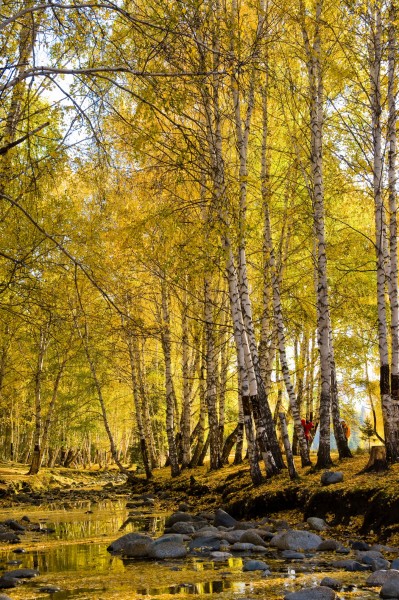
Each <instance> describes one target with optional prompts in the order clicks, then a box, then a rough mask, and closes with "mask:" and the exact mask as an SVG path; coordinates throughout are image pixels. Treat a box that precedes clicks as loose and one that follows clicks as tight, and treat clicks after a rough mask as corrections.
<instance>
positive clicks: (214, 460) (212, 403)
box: [204, 277, 221, 470]
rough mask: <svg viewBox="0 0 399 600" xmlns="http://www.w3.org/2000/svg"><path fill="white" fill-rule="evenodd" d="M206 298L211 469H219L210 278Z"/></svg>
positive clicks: (215, 365) (206, 287)
mask: <svg viewBox="0 0 399 600" xmlns="http://www.w3.org/2000/svg"><path fill="white" fill-rule="evenodd" d="M204 298H205V334H206V403H207V407H208V423H209V448H210V469H211V470H214V469H219V468H220V467H221V461H220V443H219V442H220V436H219V420H218V412H217V392H216V382H217V364H216V347H215V331H214V319H213V305H212V298H211V290H210V281H209V278H207V277H206V278H205V281H204Z"/></svg>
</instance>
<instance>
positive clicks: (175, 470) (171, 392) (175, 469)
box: [161, 279, 180, 477]
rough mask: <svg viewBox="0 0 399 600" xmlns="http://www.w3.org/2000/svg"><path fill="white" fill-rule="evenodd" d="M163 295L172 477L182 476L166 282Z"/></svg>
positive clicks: (163, 340) (169, 449)
mask: <svg viewBox="0 0 399 600" xmlns="http://www.w3.org/2000/svg"><path fill="white" fill-rule="evenodd" d="M161 294H162V333H161V338H162V348H163V354H164V360H165V393H166V437H167V440H168V452H169V460H170V468H171V475H172V477H176V476H177V475H179V474H180V468H179V462H178V456H177V448H176V441H175V422H174V416H175V406H176V394H175V389H174V385H173V375H172V345H171V336H170V313H169V294H168V291H167V288H166V282H165V281H164V279H162V282H161Z"/></svg>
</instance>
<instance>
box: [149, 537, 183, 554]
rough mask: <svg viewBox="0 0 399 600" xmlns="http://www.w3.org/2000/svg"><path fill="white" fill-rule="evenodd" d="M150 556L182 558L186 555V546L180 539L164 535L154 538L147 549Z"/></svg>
mask: <svg viewBox="0 0 399 600" xmlns="http://www.w3.org/2000/svg"><path fill="white" fill-rule="evenodd" d="M148 556H149V557H150V558H162V559H164V558H167V559H169V558H184V557H185V556H187V548H186V547H185V545H184V544H183V541H182V539H181V538H180V539H176V538H174V537H173V536H170V535H165V536H162V537H160V538H158V539H157V540H155V541H154V542H153V543H152V544H151V546H150V548H149V550H148Z"/></svg>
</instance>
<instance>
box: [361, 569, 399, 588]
mask: <svg viewBox="0 0 399 600" xmlns="http://www.w3.org/2000/svg"><path fill="white" fill-rule="evenodd" d="M391 577H399V571H396V570H393V569H391V570H390V571H385V570H382V571H374V573H371V574H370V575H369V576H368V577H367V579H366V585H370V586H376V587H377V586H382V585H384V583H385V582H386V581H387V580H388V579H390V578H391Z"/></svg>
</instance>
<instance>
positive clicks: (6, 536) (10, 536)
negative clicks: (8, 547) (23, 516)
mask: <svg viewBox="0 0 399 600" xmlns="http://www.w3.org/2000/svg"><path fill="white" fill-rule="evenodd" d="M20 541H21V540H20V539H19V537H18V535H17V534H16V533H15V532H11V531H7V532H5V533H0V542H11V543H14V544H15V543H17V542H20Z"/></svg>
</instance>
